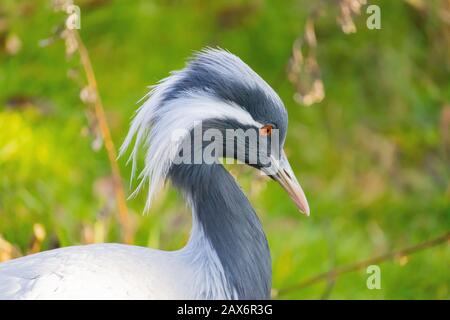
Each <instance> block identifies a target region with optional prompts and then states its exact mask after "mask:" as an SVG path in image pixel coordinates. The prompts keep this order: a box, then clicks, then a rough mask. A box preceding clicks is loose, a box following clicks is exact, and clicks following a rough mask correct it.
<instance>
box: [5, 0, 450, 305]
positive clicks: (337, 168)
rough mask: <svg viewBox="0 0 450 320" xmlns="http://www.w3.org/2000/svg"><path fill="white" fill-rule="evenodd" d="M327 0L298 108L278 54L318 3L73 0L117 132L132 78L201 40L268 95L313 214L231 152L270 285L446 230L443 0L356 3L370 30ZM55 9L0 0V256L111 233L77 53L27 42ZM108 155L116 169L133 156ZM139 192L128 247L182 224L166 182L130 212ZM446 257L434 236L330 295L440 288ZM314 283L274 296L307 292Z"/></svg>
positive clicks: (447, 53)
mask: <svg viewBox="0 0 450 320" xmlns="http://www.w3.org/2000/svg"><path fill="white" fill-rule="evenodd" d="M324 2H325V4H326V6H328V8H327V10H326V12H325V13H324V14H321V15H320V16H319V17H318V18H317V19H316V22H315V33H316V37H317V47H316V48H315V51H316V55H317V62H318V64H319V65H320V69H321V77H322V80H323V85H324V88H325V97H324V99H323V101H322V102H320V103H318V104H315V105H312V106H310V107H303V106H300V105H298V104H296V102H295V101H294V99H293V96H294V93H295V92H294V88H293V86H292V85H291V84H290V82H289V81H288V77H287V72H286V68H287V64H288V61H289V59H290V56H291V52H292V45H293V42H294V40H295V39H296V38H297V37H299V36H301V35H302V32H304V27H305V22H306V19H307V17H308V14H309V13H310V12H311V11H312V10H314V5H315V3H316V2H315V1H306V0H289V1H275V0H249V1H239V0H231V1H229V0H226V1H225V0H220V1H206V0H193V1H183V0H164V1H163V0H159V1H143V0H142V1H133V2H131V1H119V0H82V1H78V2H77V4H79V5H80V7H81V30H80V33H81V35H82V37H83V39H84V41H85V43H86V46H87V47H88V48H89V51H90V54H91V58H92V60H93V65H94V69H95V72H96V76H97V80H98V82H99V90H100V93H101V95H102V98H103V102H104V105H105V109H106V112H107V118H108V121H109V124H110V127H111V131H112V133H113V139H114V142H115V144H116V145H120V144H121V142H122V140H123V138H124V136H125V134H126V132H127V129H128V124H129V120H130V118H131V117H132V115H133V113H134V111H135V110H136V107H137V106H136V101H137V100H138V99H139V98H140V97H142V96H143V95H144V94H145V93H146V91H147V89H146V85H151V84H154V83H155V82H156V81H158V80H159V79H161V78H163V77H165V76H166V75H167V74H168V72H169V71H170V70H174V69H180V68H182V67H183V65H184V61H185V59H186V57H188V56H189V55H191V54H192V52H193V51H195V50H199V49H201V48H202V47H204V46H207V45H209V46H216V45H218V46H220V47H222V48H226V49H228V50H230V51H231V52H233V53H235V54H237V55H238V56H240V57H241V58H242V59H243V60H244V61H246V62H247V63H248V64H249V65H250V66H251V67H252V68H254V69H255V71H257V72H258V73H259V74H260V75H261V76H262V77H263V78H264V79H266V80H267V81H268V82H269V83H270V84H271V85H272V86H273V87H274V89H275V90H276V91H277V92H278V93H279V94H280V96H281V97H282V99H283V101H284V102H285V104H286V107H287V109H288V112H289V121H290V122H289V133H288V138H287V142H286V149H287V153H288V156H289V158H290V159H291V163H292V165H293V168H294V171H295V172H296V173H297V174H298V177H299V180H300V181H301V182H302V185H303V188H304V189H305V191H306V193H307V196H308V199H309V202H310V206H311V212H312V215H311V217H310V218H309V219H305V218H304V217H302V216H299V215H298V213H297V211H296V209H295V207H294V205H293V204H292V203H290V201H289V200H288V197H287V195H286V194H285V193H284V192H283V191H282V190H281V188H280V187H279V186H278V185H276V184H275V183H273V182H267V181H266V180H264V179H256V177H257V176H256V175H255V172H254V171H253V170H252V169H249V168H244V167H241V166H235V167H231V170H232V172H233V173H235V174H236V175H237V176H238V180H239V182H240V183H241V184H242V185H243V188H244V189H245V191H246V193H247V194H248V195H249V197H250V200H251V202H252V204H253V205H254V206H255V208H256V210H257V212H258V213H259V215H260V217H261V219H262V222H263V225H264V228H265V230H266V232H267V235H268V238H269V242H270V246H271V251H272V257H273V286H274V288H282V287H286V286H290V285H292V284H295V283H298V282H300V281H301V280H302V279H305V278H307V277H309V276H312V275H315V274H317V273H320V272H323V271H326V270H328V269H330V268H333V267H335V266H338V265H343V264H347V263H351V262H354V261H357V260H362V259H365V258H367V257H370V256H373V255H377V254H381V253H383V252H386V251H388V250H391V249H393V248H400V247H403V246H407V245H409V244H414V243H418V242H421V241H425V240H427V239H430V238H433V237H436V236H439V235H441V234H443V233H445V232H447V231H448V230H449V229H450V183H449V181H450V165H449V164H450V137H449V134H450V133H449V131H450V130H449V127H450V111H449V109H450V3H449V1H447V0H434V1H425V0H409V1H391V0H384V1H381V0H380V1H375V0H374V1H369V2H370V3H371V4H372V3H373V4H377V5H379V6H380V7H381V19H382V20H381V21H382V29H381V30H368V29H367V28H366V19H367V15H366V13H365V10H364V7H363V9H362V11H361V14H360V15H355V16H354V24H355V26H356V28H357V32H356V33H352V34H345V33H343V32H342V30H341V28H340V26H339V25H338V23H337V20H338V19H337V17H338V15H339V9H338V8H337V6H335V5H334V4H333V3H334V2H333V1H329V2H327V1H324ZM63 20H64V16H63V15H61V14H60V13H56V12H54V10H53V8H52V5H51V2H50V1H44V0H39V1H17V0H2V2H1V3H0V248H2V250H3V251H2V250H1V249H0V259H3V260H4V259H7V258H11V257H15V256H19V255H21V254H27V253H31V252H36V251H39V250H45V249H49V248H55V247H59V246H68V245H74V244H82V243H92V242H100V241H108V242H120V241H121V240H122V238H121V230H120V225H119V224H118V219H117V210H116V207H115V203H114V199H112V198H113V192H112V191H111V177H110V166H109V163H108V158H107V155H106V153H105V151H104V149H103V148H98V143H99V141H98V139H96V138H95V133H93V132H92V123H91V122H92V115H90V111H89V110H88V109H87V108H86V106H85V105H84V104H83V103H82V101H81V100H80V88H81V87H82V85H83V83H85V79H84V75H83V73H82V72H80V69H79V68H78V66H79V60H78V58H77V57H72V58H70V59H68V58H66V56H65V55H64V51H65V48H64V43H63V42H62V41H57V42H55V43H53V44H51V45H49V46H46V47H45V48H43V47H41V46H39V43H40V42H41V41H42V40H43V39H46V38H48V37H49V36H50V35H51V33H52V30H54V29H55V28H56V27H57V26H58V25H60V24H61V22H62V21H63ZM41 43H42V42H41ZM100 142H101V141H100ZM120 166H121V171H122V174H123V176H124V177H126V179H125V180H127V179H128V177H129V176H130V170H131V169H130V168H129V167H126V166H125V160H120ZM125 184H126V186H128V184H127V183H126V181H125ZM129 190H131V189H129ZM144 197H145V195H144V194H142V195H140V196H138V197H137V198H136V199H133V200H130V201H128V204H129V206H130V210H131V213H130V219H131V223H132V229H133V234H134V239H135V244H137V245H142V246H152V247H159V248H161V249H167V250H170V249H175V248H179V247H181V246H182V245H183V244H184V243H185V242H186V240H187V238H188V234H189V230H190V213H189V210H188V209H187V208H186V207H185V205H184V203H183V201H182V200H181V199H180V197H179V196H178V195H177V194H176V192H175V191H173V190H171V189H170V188H167V189H166V190H165V191H164V193H163V194H161V196H160V198H159V199H158V200H157V201H156V202H155V204H154V206H153V208H152V210H151V212H150V214H149V215H142V214H141V212H142V209H143V205H144V201H145V198H144ZM449 266H450V250H449V247H448V245H443V246H440V247H435V248H431V249H429V250H426V251H422V252H420V253H417V254H415V255H411V256H410V257H407V258H406V260H405V259H404V258H403V259H400V260H399V261H390V262H386V263H384V264H383V265H382V266H381V269H382V289H381V290H368V289H367V288H366V278H367V274H366V273H365V270H361V271H360V272H353V273H349V274H345V275H343V276H341V277H339V278H338V279H337V280H336V282H335V284H334V286H333V287H332V288H331V289H332V290H331V291H330V292H329V293H328V298H331V299H338V298H352V299H362V298H364V299H399V298H413V299H419V298H425V299H428V298H440V299H448V298H450V273H449ZM326 285H327V284H326V283H325V282H323V283H319V284H317V285H314V286H311V287H309V288H305V289H302V290H299V291H297V292H292V293H290V294H289V295H287V296H283V297H282V298H303V299H305V298H320V297H322V295H323V293H324V291H325V288H326Z"/></svg>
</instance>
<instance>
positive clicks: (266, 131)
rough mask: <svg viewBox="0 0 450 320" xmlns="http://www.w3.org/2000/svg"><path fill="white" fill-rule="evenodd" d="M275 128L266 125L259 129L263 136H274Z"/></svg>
mask: <svg viewBox="0 0 450 320" xmlns="http://www.w3.org/2000/svg"><path fill="white" fill-rule="evenodd" d="M272 129H273V126H272V125H271V124H266V125H265V126H262V127H261V128H259V134H260V135H262V136H270V135H271V134H272Z"/></svg>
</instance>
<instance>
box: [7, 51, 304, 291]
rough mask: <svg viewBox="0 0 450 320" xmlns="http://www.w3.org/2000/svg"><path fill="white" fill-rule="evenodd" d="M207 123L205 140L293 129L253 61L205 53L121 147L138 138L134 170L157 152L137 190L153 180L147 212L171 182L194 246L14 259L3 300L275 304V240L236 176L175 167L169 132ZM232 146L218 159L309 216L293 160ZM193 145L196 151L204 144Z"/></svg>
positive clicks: (149, 104)
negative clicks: (246, 167) (246, 170)
mask: <svg viewBox="0 0 450 320" xmlns="http://www.w3.org/2000/svg"><path fill="white" fill-rule="evenodd" d="M199 121H200V122H202V124H203V127H202V128H203V129H202V130H203V131H201V132H202V133H204V130H206V129H207V128H214V129H216V130H218V131H219V132H222V133H224V132H225V131H226V130H228V129H229V128H234V129H241V128H250V129H255V130H256V132H260V133H261V134H262V135H264V136H266V135H267V134H269V132H272V131H271V130H272V128H278V129H279V130H280V131H281V139H282V143H284V138H285V134H286V130H287V114H286V111H285V109H284V106H283V104H282V102H281V100H280V99H279V98H278V96H277V95H276V94H275V92H273V90H272V89H271V88H270V87H269V86H268V85H267V83H265V82H264V81H263V80H262V79H261V78H260V77H259V76H258V75H256V73H254V72H253V71H252V70H251V69H250V68H249V67H248V66H247V65H246V64H245V63H243V62H242V61H241V60H240V59H239V58H237V57H236V56H234V55H232V54H230V53H228V52H225V51H223V50H216V49H208V50H205V51H203V52H201V53H200V54H198V56H197V57H196V58H195V59H194V60H192V61H190V63H189V64H188V66H187V67H186V68H185V69H183V70H182V71H180V72H177V73H174V74H172V75H171V76H170V77H169V78H167V79H165V80H164V81H162V82H161V83H160V84H158V85H157V86H156V87H155V88H154V89H153V91H152V92H151V94H150V96H149V97H148V99H147V101H146V102H145V103H144V105H143V106H142V107H141V108H140V109H139V110H138V113H137V115H136V117H135V119H134V121H133V123H132V126H131V129H130V132H129V134H128V137H127V139H126V140H125V142H124V148H123V149H122V151H124V150H125V149H126V148H127V147H128V146H129V145H130V144H131V141H132V138H133V137H136V142H135V147H134V149H133V152H132V156H131V159H132V160H133V172H134V166H135V163H136V157H137V150H138V149H137V147H138V146H139V145H141V144H144V145H145V146H147V147H148V150H147V154H146V166H145V168H144V170H143V171H142V173H141V176H140V178H141V179H142V182H141V184H140V185H139V187H138V190H139V189H140V188H141V187H142V185H143V183H144V182H146V181H149V183H150V188H149V201H148V203H147V204H148V205H147V207H148V206H149V204H150V200H151V198H152V196H153V195H154V193H155V192H156V191H157V190H158V188H159V187H160V184H161V183H162V182H163V181H165V180H170V181H171V182H172V184H173V185H174V186H175V187H176V188H177V189H178V190H179V191H180V192H181V193H182V194H183V195H184V197H185V199H186V200H187V202H188V204H189V205H190V207H191V208H192V221H193V223H192V231H191V236H190V239H189V241H188V243H187V245H186V246H185V247H183V248H182V249H180V250H177V251H161V250H154V249H148V248H144V247H137V246H128V245H120V244H95V245H86V246H74V247H68V248H60V249H55V250H50V251H46V252H42V253H38V254H34V255H31V256H27V257H23V258H19V259H15V260H12V261H9V262H6V263H2V264H0V299H269V298H270V289H271V259H270V251H269V247H268V244H267V240H266V237H265V234H264V232H263V230H262V226H261V223H260V221H259V219H258V217H257V215H256V213H255V211H254V210H253V208H252V206H251V204H250V202H249V201H248V200H247V198H246V197H245V195H244V193H243V192H242V191H241V189H240V187H239V186H238V185H237V183H236V181H235V180H234V178H233V177H232V176H231V175H230V174H229V173H228V172H227V170H226V169H225V168H224V167H223V166H222V165H221V164H220V163H203V162H201V163H197V162H195V161H194V162H192V163H191V162H189V161H188V162H177V161H176V157H177V154H178V153H179V152H180V149H181V143H180V141H179V140H174V139H171V137H170V134H168V133H170V132H172V131H176V130H179V129H183V130H184V131H183V132H186V133H185V134H184V136H183V137H184V138H187V137H191V135H193V136H195V134H196V133H195V132H196V131H195V130H196V128H197V127H198V125H197V124H198V122H199ZM267 123H270V130H269V131H267V130H266V128H268V127H267V125H264V124H267ZM261 129H264V130H263V131H261ZM226 139H227V137H225V140H226ZM225 140H223V141H222V140H220V141H219V144H222V143H223V148H224V150H222V149H220V150H221V151H220V152H216V153H215V157H229V156H231V157H234V158H235V159H237V160H239V161H241V162H243V163H247V164H250V165H251V166H253V167H255V168H257V169H259V170H261V171H263V172H266V173H267V174H269V175H270V176H271V177H272V178H273V179H274V180H277V181H278V182H280V184H281V185H282V186H283V187H284V188H285V189H286V190H287V192H288V193H289V195H290V196H291V198H293V199H294V201H295V202H296V203H297V205H298V206H299V208H300V209H301V210H302V211H304V212H306V213H309V208H308V205H307V202H306V199H305V197H304V194H303V191H302V190H301V188H300V185H299V184H298V182H297V180H296V179H295V177H294V175H293V172H292V170H291V168H290V166H289V164H288V162H287V159H286V158H285V155H284V153H282V154H281V158H280V159H275V158H274V156H273V153H274V151H273V150H272V154H269V155H264V154H263V153H261V152H260V151H261V150H260V148H262V147H261V146H262V144H258V145H257V147H255V146H252V145H250V143H249V141H247V140H245V139H241V138H240V137H234V138H233V140H232V141H233V147H235V146H236V145H237V148H238V151H237V152H236V150H234V149H233V150H231V149H229V148H230V147H229V145H228V144H226V145H225ZM189 141H190V142H189V145H190V144H191V142H192V141H195V138H194V139H193V140H189ZM282 143H281V144H282ZM192 146H193V149H192V150H197V149H200V150H201V151H204V149H206V145H205V143H204V141H202V142H201V144H200V147H199V146H195V145H194V144H193V142H192ZM196 148H197V149H196ZM239 148H240V149H239ZM280 148H282V146H281V147H280ZM183 150H184V149H183ZM217 150H219V149H217ZM217 150H216V151H217ZM239 150H243V153H242V154H241V153H239ZM278 151H280V150H278ZM183 152H184V151H183ZM252 152H256V153H257V162H255V163H251V162H250V161H249V155H251V154H252ZM189 155H190V154H189ZM190 156H191V155H190ZM193 157H195V156H193ZM264 157H265V158H264ZM189 159H190V158H189ZM263 160H268V161H269V162H270V165H265V164H263V163H264V162H263Z"/></svg>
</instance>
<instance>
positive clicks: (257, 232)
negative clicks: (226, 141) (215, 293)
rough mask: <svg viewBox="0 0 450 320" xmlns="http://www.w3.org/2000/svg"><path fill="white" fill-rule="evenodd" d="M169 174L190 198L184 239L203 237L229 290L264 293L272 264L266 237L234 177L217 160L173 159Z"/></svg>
mask: <svg viewBox="0 0 450 320" xmlns="http://www.w3.org/2000/svg"><path fill="white" fill-rule="evenodd" d="M170 177H171V180H172V182H173V184H174V185H175V186H176V187H177V188H179V189H180V190H181V191H182V192H183V193H184V194H185V196H186V197H187V199H189V201H190V202H191V206H192V211H193V224H194V225H193V231H192V232H193V234H192V235H191V240H190V242H192V241H196V239H199V238H205V239H206V240H207V241H209V243H210V245H211V246H212V248H213V251H214V253H215V254H217V257H218V258H219V260H220V263H221V265H222V267H223V271H224V276H225V278H226V279H225V280H226V283H227V286H228V288H227V291H228V292H230V293H232V294H231V295H230V296H232V297H233V296H234V297H235V298H238V299H268V298H270V288H271V281H272V279H271V277H272V275H271V274H272V270H271V259H270V251H269V248H268V245H267V240H266V237H265V235H264V232H263V230H262V227H261V223H260V221H259V219H258V217H257V216H256V214H255V212H254V210H253V208H252V206H251V205H250V203H249V201H248V200H247V198H246V197H245V195H244V194H243V192H242V191H241V189H240V187H239V186H238V185H237V184H236V182H235V180H234V178H233V177H232V176H231V175H230V174H229V173H228V172H227V171H226V170H225V168H224V167H223V166H222V165H219V164H213V165H195V164H192V165H189V164H181V165H176V166H173V167H172V168H171V170H170ZM196 233H203V234H200V235H199V234H196ZM190 245H191V243H189V244H188V246H190ZM193 247H194V248H198V246H197V245H195V244H194V246H193ZM235 295H237V296H235Z"/></svg>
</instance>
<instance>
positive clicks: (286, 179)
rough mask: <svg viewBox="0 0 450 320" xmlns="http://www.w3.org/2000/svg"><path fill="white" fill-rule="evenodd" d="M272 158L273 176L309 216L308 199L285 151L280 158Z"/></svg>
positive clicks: (302, 211)
mask: <svg viewBox="0 0 450 320" xmlns="http://www.w3.org/2000/svg"><path fill="white" fill-rule="evenodd" d="M272 160H273V161H272V167H271V169H270V170H271V173H270V175H271V177H272V178H273V179H274V180H276V181H278V183H279V184H280V185H281V186H282V187H283V189H284V190H286V192H287V193H288V194H289V196H290V197H291V199H292V201H294V203H295V204H296V205H297V208H298V209H299V210H300V212H301V213H303V214H305V215H306V216H309V205H308V200H306V196H305V193H304V192H303V189H302V187H301V186H300V183H299V182H298V180H297V178H296V177H295V175H294V172H293V171H292V168H291V165H290V164H289V162H288V160H287V158H286V155H285V153H284V152H283V153H282V154H281V157H280V159H279V160H275V159H274V158H272Z"/></svg>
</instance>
